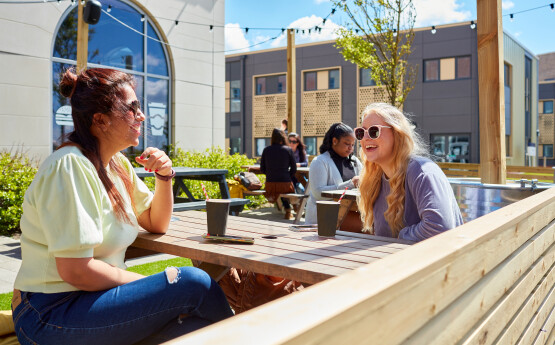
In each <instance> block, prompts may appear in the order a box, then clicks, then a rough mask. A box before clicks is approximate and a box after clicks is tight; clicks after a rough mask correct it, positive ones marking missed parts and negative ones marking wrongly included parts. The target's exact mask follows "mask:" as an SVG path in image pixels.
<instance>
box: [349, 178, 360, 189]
mask: <svg viewBox="0 0 555 345" xmlns="http://www.w3.org/2000/svg"><path fill="white" fill-rule="evenodd" d="M351 182H353V184H354V185H355V188H357V187H358V185H359V183H360V176H355V177H353V178H352V179H351Z"/></svg>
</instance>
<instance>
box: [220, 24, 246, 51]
mask: <svg viewBox="0 0 555 345" xmlns="http://www.w3.org/2000/svg"><path fill="white" fill-rule="evenodd" d="M224 34H225V50H226V51H229V50H233V51H230V52H229V53H230V54H234V53H240V52H248V51H249V50H250V49H249V48H246V47H248V46H250V45H251V44H250V43H249V41H248V40H247V38H246V37H245V31H244V30H242V29H241V27H240V25H239V24H236V23H228V24H226V25H225V32H224ZM243 48H244V49H243ZM236 49H240V50H236Z"/></svg>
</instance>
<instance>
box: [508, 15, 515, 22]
mask: <svg viewBox="0 0 555 345" xmlns="http://www.w3.org/2000/svg"><path fill="white" fill-rule="evenodd" d="M509 18H511V22H512V21H513V20H514V18H515V16H514V14H512V13H511V14H510V15H509Z"/></svg>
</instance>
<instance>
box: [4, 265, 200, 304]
mask: <svg viewBox="0 0 555 345" xmlns="http://www.w3.org/2000/svg"><path fill="white" fill-rule="evenodd" d="M168 266H176V267H181V266H192V263H191V260H190V259H186V258H174V259H169V260H162V261H156V262H150V263H148V264H142V265H137V266H133V267H129V268H128V269H127V270H128V271H131V272H136V273H140V274H142V275H145V276H149V275H152V274H155V273H158V272H162V271H163V270H164V269H165V268H166V267H168ZM12 295H13V293H12V292H8V293H3V294H0V310H10V308H11V307H10V304H11V302H12Z"/></svg>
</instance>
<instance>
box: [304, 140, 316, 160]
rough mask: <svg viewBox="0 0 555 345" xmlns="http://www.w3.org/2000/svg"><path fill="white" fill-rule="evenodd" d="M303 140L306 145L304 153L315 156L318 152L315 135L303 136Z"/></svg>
mask: <svg viewBox="0 0 555 345" xmlns="http://www.w3.org/2000/svg"><path fill="white" fill-rule="evenodd" d="M303 140H304V144H305V145H306V154H307V155H309V156H316V155H317V154H318V149H317V147H316V143H317V140H316V137H305V138H304V139H303Z"/></svg>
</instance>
